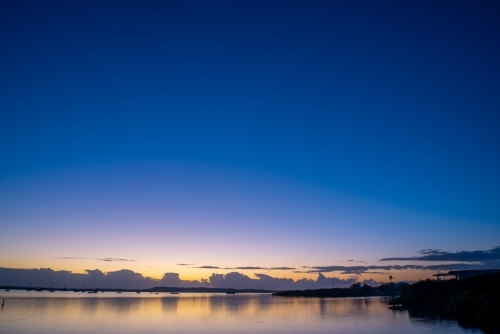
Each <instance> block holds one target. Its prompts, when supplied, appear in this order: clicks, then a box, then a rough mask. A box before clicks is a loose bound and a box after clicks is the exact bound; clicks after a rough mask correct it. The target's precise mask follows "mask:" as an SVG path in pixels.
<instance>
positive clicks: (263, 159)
mask: <svg viewBox="0 0 500 334" xmlns="http://www.w3.org/2000/svg"><path fill="white" fill-rule="evenodd" d="M498 17H500V5H499V3H498V2H497V1H480V2H477V1H467V2H464V1H380V2H375V1H341V2H340V1H315V2H310V1H304V2H295V1H282V2H281V1H280V2H269V1H262V2H261V1H227V2H208V1H200V2H186V1H179V2H173V1H158V2H154V1H144V2H130V1H114V2H112V1H108V2H104V1H34V2H23V1H10V2H8V1H2V3H1V7H0V49H1V52H0V94H1V96H0V143H1V145H0V154H1V157H2V158H1V159H0V198H3V199H7V198H11V202H9V203H11V204H9V205H10V206H9V208H7V207H6V206H7V205H4V207H3V208H2V211H0V212H4V216H5V217H7V216H8V217H10V218H9V219H13V220H12V221H6V220H4V222H3V223H4V224H13V223H12V222H13V221H15V217H16V210H19V211H26V210H27V211H29V209H30V205H31V206H32V205H36V203H37V202H36V201H37V200H33V202H30V203H31V204H26V206H25V207H23V205H21V204H19V203H22V201H23V199H22V197H23V196H24V195H23V196H21V195H19V196H20V197H19V199H18V201H19V203H17V202H16V201H17V200H13V199H12V196H11V195H12V191H14V192H15V190H18V193H19V194H28V193H30V191H33V192H34V191H35V190H36V189H35V188H37V187H38V190H36V192H40V193H43V189H44V187H46V185H44V182H45V181H46V180H51V181H50V182H49V181H46V182H49V183H51V184H52V185H53V187H56V188H57V187H59V188H57V189H59V190H61V189H64V188H65V187H71V184H73V185H75V184H79V182H84V183H86V184H89V187H90V188H92V187H94V188H92V189H99V186H98V185H99V184H100V182H102V179H101V177H104V178H105V176H103V175H108V176H109V175H110V174H113V172H109V170H108V169H111V170H113V168H114V167H116V168H128V167H127V166H129V167H130V166H135V167H130V168H131V169H132V170H134V171H132V172H131V171H130V170H128V172H127V173H129V174H127V175H128V176H127V179H128V180H132V181H131V182H132V183H133V182H134V181H133V180H136V181H137V180H138V179H140V178H141V177H143V176H144V175H145V174H148V173H151V174H154V175H156V174H155V173H158V171H159V170H161V169H162V168H163V167H162V166H164V165H167V166H170V167H168V168H172V170H175V171H177V172H179V170H182V169H184V168H186V167H185V166H189V167H187V168H188V169H189V168H192V170H193V172H192V174H191V175H190V176H186V179H197V178H198V179H199V181H200V182H199V183H198V185H199V188H200V189H198V191H200V192H203V190H202V189H201V188H202V187H203V184H206V183H204V182H205V181H202V179H203V178H204V177H206V178H210V177H209V176H207V175H211V174H210V172H208V174H204V173H205V171H206V170H210V171H214V170H215V171H217V172H216V173H221V174H224V173H225V171H227V170H232V171H236V172H235V175H236V176H234V175H233V176H231V177H228V178H227V179H224V178H223V177H221V178H222V179H221V184H224V185H223V187H226V188H225V189H230V188H231V184H232V183H231V182H233V181H234V180H233V179H231V178H232V177H235V178H238V176H237V175H239V177H242V175H246V174H245V173H250V174H252V173H253V174H252V175H259V176H258V177H256V179H259V180H263V179H265V180H272V179H274V178H282V179H283V180H284V181H280V182H283V183H284V184H287V182H288V183H289V184H306V185H307V187H312V188H314V189H318V190H317V191H318V192H317V193H316V195H315V196H316V197H314V198H320V197H321V192H335V193H336V194H345V196H353V197H355V198H360V199H363V200H367V201H371V202H372V203H384V205H389V206H392V207H394V208H397V210H402V212H405V210H408V211H407V215H408V216H409V217H410V216H412V215H414V212H421V213H423V214H429V215H435V216H436V217H439V216H442V217H446V219H450V221H453V219H456V220H457V221H465V222H482V223H484V224H486V225H484V226H486V227H487V228H486V229H485V230H484V233H485V236H487V235H490V234H491V233H492V232H496V231H497V229H498V225H499V224H500V205H499V203H500V173H499V171H500V154H499V144H500V136H499V130H498V129H499V126H500V115H499V111H500V94H499V92H500V84H499V78H500V65H499V61H498V60H499V59H500V20H498ZM137 164H139V166H142V167H137V166H138V165H137ZM141 164H142V165H141ZM103 166H104V167H103ZM110 166H111V167H110ZM113 166H114V167H113ZM124 166H125V167H124ZM145 166H149V167H145ZM172 166H173V167H172ZM179 166H184V167H179ZM68 170H74V171H79V172H75V173H76V174H75V175H80V174H78V173H80V172H81V173H83V174H81V175H80V176H75V181H74V183H71V182H66V183H65V181H64V180H66V179H64V177H61V178H60V179H57V177H56V176H54V178H53V179H51V178H50V177H49V176H47V175H57V174H58V173H59V172H61V171H68ZM89 170H91V171H90V172H89ZM100 170H107V172H103V173H104V174H102V175H101V174H99V173H100V172H99V171H100ZM152 171H154V172H152ZM51 173H52V174H51ZM106 173H108V174H106ZM173 173H174V174H175V172H173ZM238 173H239V174H238ZM98 174H99V175H101V176H99V177H98V176H95V175H98ZM61 175H63V173H62V174H61ZM82 175H86V176H85V177H84V176H82ZM89 175H94V176H89ZM203 175H204V176H203ZM77 179H78V180H80V181H76V180H77ZM44 180H45V181H44ZM54 180H58V181H57V182H59V183H57V182H56V181H54ZM287 180H288V181H287ZM52 181H54V183H52ZM115 181H116V183H119V180H115ZM30 182H31V184H32V185H33V188H32V189H31V190H28V189H30V188H29V187H30V186H29V184H30ZM72 182H73V181H72ZM238 182H239V181H236V182H234V183H233V184H234V187H239V186H241V184H240V183H238ZM241 182H243V183H244V182H245V181H241ZM56 183H57V184H58V185H57V186H54V184H56ZM274 186H276V185H274ZM179 187H181V186H179ZM252 187H253V186H249V188H247V189H246V190H245V189H243V190H242V191H243V192H245V191H251V190H248V189H253V188H252ZM254 187H255V188H258V187H260V188H259V191H261V192H262V193H266V192H267V191H268V188H269V189H271V188H272V187H273V186H271V185H270V183H266V182H264V181H263V184H262V185H260V186H254ZM300 187H301V186H297V187H296V188H300ZM194 188H196V187H194ZM2 189H3V190H2ZM138 189H139V188H134V187H133V186H131V188H130V189H129V191H130V192H132V193H133V192H135V191H138ZM61 191H62V190H61ZM62 192H63V193H64V191H62ZM98 192H99V191H98V190H95V192H89V193H87V194H86V193H85V192H83V193H80V194H79V196H82V198H85V196H87V197H88V198H90V197H93V198H94V197H95V195H96V193H98ZM193 192H197V190H193ZM124 193H126V191H125V192H124ZM271 193H272V191H271ZM115 195H116V194H114V193H113V194H109V196H115ZM40 196H42V195H40ZM116 196H118V197H119V195H116ZM228 196H229V195H228ZM284 196H285V197H286V194H285V195H284ZM42 197H43V196H42ZM243 197H244V196H243ZM340 197H342V196H341V195H340ZM45 200H47V201H48V204H47V205H48V206H50V205H54V206H55V205H56V204H55V203H56V202H53V203H52V204H51V203H50V196H49V197H46V198H45ZM186 200H189V199H186ZM83 201H84V200H83ZM297 201H298V202H300V200H297ZM118 202H119V203H121V202H120V201H118ZM132 202H133V201H132ZM353 202H355V201H353ZM15 203H17V204H15ZM127 203H128V202H127ZM16 205H17V206H16ZM325 205H327V204H325ZM21 208H23V209H21ZM114 209H115V210H119V209H120V205H117V206H116V207H114ZM220 210H221V212H222V211H223V210H224V209H223V207H221V208H220ZM266 210H267V211H266ZM266 210H263V211H262V214H265V213H266V212H267V213H268V214H270V215H272V214H273V209H272V208H268V209H266ZM352 210H353V211H356V210H357V209H356V206H355V205H354V204H353V208H352ZM305 211H307V210H305ZM305 211H304V212H305ZM138 212H139V213H140V210H139V211H138ZM139 213H138V214H139ZM46 214H47V215H48V216H47V217H46V218H47V219H48V220H51V219H52V220H53V221H55V220H58V219H59V218H58V217H57V215H53V216H50V214H49V213H46ZM401 215H402V216H404V214H401ZM12 217H14V218H12ZM26 219H28V218H26ZM200 219H201V218H200ZM450 221H447V222H446V224H445V223H443V224H445V225H446V226H453V223H450ZM399 223H400V224H405V223H404V222H403V221H401V220H400V221H399ZM33 224H34V223H33ZM61 224H62V223H61ZM89 224H91V223H89ZM200 224H202V222H200ZM313 224H314V223H313ZM322 224H323V223H322ZM356 224H358V223H356ZM464 224H468V223H464ZM469 224H471V223H469ZM23 226H29V224H28V225H23ZM279 226H280V227H282V228H283V229H286V226H285V225H279ZM360 226H361V227H362V226H363V225H362V223H361V225H360ZM116 227H117V228H118V227H119V225H116ZM312 227H313V228H316V227H317V228H319V229H321V227H322V226H314V225H313V226H312ZM417 227H418V224H416V225H411V226H409V227H408V232H409V231H410V230H413V229H415V228H417ZM26 228H27V227H26ZM472 228H473V226H472V225H467V226H466V227H464V233H465V234H463V235H461V237H463V238H464V239H465V238H466V237H467V236H466V233H467V232H466V231H469V229H472ZM481 228H483V229H484V227H481ZM18 232H20V231H18ZM449 244H450V245H452V244H453V243H452V242H451V243H450V242H449ZM437 246H439V245H436V247H437ZM491 246H494V244H493V245H491V244H488V245H486V246H485V247H491ZM459 247H460V244H459V242H458V241H457V244H456V245H455V250H456V249H458V248H459ZM416 250H418V248H417V249H414V248H412V249H411V250H408V252H409V253H411V252H413V251H416ZM103 256H104V255H103ZM311 261H312V262H314V260H311Z"/></svg>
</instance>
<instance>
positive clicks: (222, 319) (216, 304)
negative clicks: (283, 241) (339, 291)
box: [0, 292, 461, 334]
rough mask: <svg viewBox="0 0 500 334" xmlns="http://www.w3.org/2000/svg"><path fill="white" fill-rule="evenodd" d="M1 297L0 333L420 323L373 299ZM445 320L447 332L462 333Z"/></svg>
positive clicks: (361, 329)
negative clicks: (2, 301) (2, 303)
mask: <svg viewBox="0 0 500 334" xmlns="http://www.w3.org/2000/svg"><path fill="white" fill-rule="evenodd" d="M1 298H6V302H5V304H6V305H5V308H4V310H3V311H2V313H0V333H56V334H57V333H67V332H72V333H165V332H167V333H168V332H175V333H235V332H238V333H353V332H355V333H402V332H406V333H411V332H415V333H417V332H420V331H419V330H422V326H426V324H425V322H424V323H422V324H419V323H417V324H415V322H414V321H410V320H409V318H408V314H407V313H406V312H392V311H389V310H388V309H387V305H386V304H385V302H384V301H383V300H381V299H380V298H345V299H313V298H311V299H308V298H285V297H272V296H271V295H268V294H257V295H251V294H246V295H235V296H231V295H225V294H181V295H180V296H178V295H170V294H159V295H150V294H140V295H139V294H132V293H123V294H121V295H118V294H113V293H105V294H91V295H86V294H81V293H80V294H79V293H74V292H67V293H62V292H57V293H36V292H32V293H29V292H24V293H22V292H17V293H16V292H14V293H9V294H8V295H6V294H3V295H2V296H0V299H1ZM445 325H446V328H447V330H451V331H448V332H450V333H460V332H461V329H460V328H459V327H458V326H456V325H455V326H453V324H452V323H447V324H445ZM427 326H430V327H429V328H430V329H431V330H430V331H429V330H428V331H429V332H430V333H432V332H433V331H432V326H431V325H429V324H427ZM434 326H435V325H434ZM439 328H440V330H442V329H443V327H442V326H441V327H439ZM415 330H416V331H415ZM438 332H439V331H436V333H438Z"/></svg>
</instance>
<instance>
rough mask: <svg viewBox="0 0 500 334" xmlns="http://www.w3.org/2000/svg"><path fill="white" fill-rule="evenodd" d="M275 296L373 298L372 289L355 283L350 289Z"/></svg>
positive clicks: (298, 292)
mask: <svg viewBox="0 0 500 334" xmlns="http://www.w3.org/2000/svg"><path fill="white" fill-rule="evenodd" d="M273 295H275V296H282V297H320V298H332V297H333V298H340V297H366V296H372V287H371V286H369V285H366V284H364V285H361V284H360V283H355V284H353V285H351V287H350V288H344V289H342V288H332V289H315V290H289V291H281V292H276V293H274V294H273Z"/></svg>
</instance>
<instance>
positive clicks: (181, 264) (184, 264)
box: [177, 263, 193, 266]
mask: <svg viewBox="0 0 500 334" xmlns="http://www.w3.org/2000/svg"><path fill="white" fill-rule="evenodd" d="M177 265H178V266H192V265H193V264H192V263H177Z"/></svg>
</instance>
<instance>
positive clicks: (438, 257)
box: [380, 246, 500, 262]
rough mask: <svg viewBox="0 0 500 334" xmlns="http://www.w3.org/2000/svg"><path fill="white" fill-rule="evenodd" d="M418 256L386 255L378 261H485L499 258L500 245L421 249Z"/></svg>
mask: <svg viewBox="0 0 500 334" xmlns="http://www.w3.org/2000/svg"><path fill="white" fill-rule="evenodd" d="M419 254H421V255H420V256H413V257H388V258H383V259H381V260H380V261H436V262H438V261H439V262H451V261H453V262H486V261H496V260H500V246H497V247H494V248H492V249H489V250H476V251H459V252H446V251H441V250H439V249H423V250H421V251H419Z"/></svg>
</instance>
